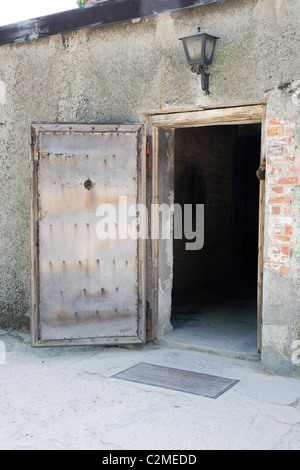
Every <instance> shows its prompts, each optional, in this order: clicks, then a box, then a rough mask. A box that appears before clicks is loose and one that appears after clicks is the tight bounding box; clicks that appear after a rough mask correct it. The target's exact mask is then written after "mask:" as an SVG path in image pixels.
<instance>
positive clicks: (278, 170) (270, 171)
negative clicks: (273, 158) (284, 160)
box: [268, 166, 282, 175]
mask: <svg viewBox="0 0 300 470" xmlns="http://www.w3.org/2000/svg"><path fill="white" fill-rule="evenodd" d="M278 173H282V168H281V167H280V166H272V167H269V168H268V174H269V175H276V174H278Z"/></svg>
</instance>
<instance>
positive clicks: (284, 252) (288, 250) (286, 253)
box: [281, 246, 290, 255]
mask: <svg viewBox="0 0 300 470" xmlns="http://www.w3.org/2000/svg"><path fill="white" fill-rule="evenodd" d="M281 251H282V253H283V254H284V255H289V254H290V249H289V247H288V246H282V247H281Z"/></svg>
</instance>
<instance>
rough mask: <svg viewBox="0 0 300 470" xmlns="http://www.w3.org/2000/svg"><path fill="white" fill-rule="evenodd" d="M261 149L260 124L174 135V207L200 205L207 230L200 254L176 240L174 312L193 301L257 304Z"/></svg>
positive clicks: (179, 130) (201, 128) (184, 132)
mask: <svg viewBox="0 0 300 470" xmlns="http://www.w3.org/2000/svg"><path fill="white" fill-rule="evenodd" d="M260 143H261V125H260V124H245V125H224V126H209V127H197V128H184V129H177V130H176V131H175V161H174V169H175V174H174V202H175V203H179V204H181V205H183V204H193V205H195V204H204V226H205V227H204V246H203V248H202V249H201V250H199V251H187V250H186V249H185V243H186V241H187V240H185V238H184V237H183V239H181V240H176V239H175V240H174V245H173V247H174V253H173V255H174V265H173V276H174V277H173V298H172V301H173V311H176V308H177V307H178V305H180V304H182V303H185V304H186V305H187V304H188V302H187V300H188V299H190V298H192V297H193V298H194V299H195V298H197V302H198V303H199V304H201V302H209V301H215V300H216V299H218V300H222V299H251V300H253V302H256V295H257V292H256V291H257V262H258V222H259V180H258V179H257V176H256V170H257V169H258V167H259V164H260ZM194 222H195V221H194Z"/></svg>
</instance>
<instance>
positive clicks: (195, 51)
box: [185, 36, 202, 61]
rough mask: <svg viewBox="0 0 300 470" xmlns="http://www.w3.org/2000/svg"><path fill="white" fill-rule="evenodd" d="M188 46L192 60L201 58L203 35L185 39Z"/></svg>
mask: <svg viewBox="0 0 300 470" xmlns="http://www.w3.org/2000/svg"><path fill="white" fill-rule="evenodd" d="M185 44H186V48H187V51H188V54H189V58H190V60H191V61H193V60H199V59H201V54H202V36H192V37H190V38H186V39H185Z"/></svg>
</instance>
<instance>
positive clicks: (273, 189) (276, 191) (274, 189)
mask: <svg viewBox="0 0 300 470" xmlns="http://www.w3.org/2000/svg"><path fill="white" fill-rule="evenodd" d="M272 191H274V193H278V194H280V193H282V191H283V187H282V186H277V187H274V188H272Z"/></svg>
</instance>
